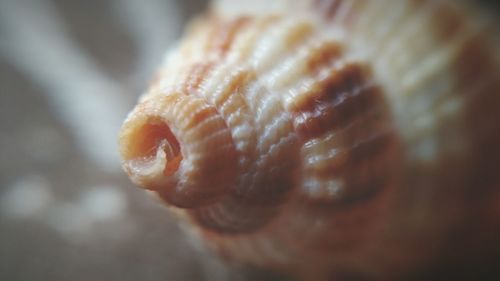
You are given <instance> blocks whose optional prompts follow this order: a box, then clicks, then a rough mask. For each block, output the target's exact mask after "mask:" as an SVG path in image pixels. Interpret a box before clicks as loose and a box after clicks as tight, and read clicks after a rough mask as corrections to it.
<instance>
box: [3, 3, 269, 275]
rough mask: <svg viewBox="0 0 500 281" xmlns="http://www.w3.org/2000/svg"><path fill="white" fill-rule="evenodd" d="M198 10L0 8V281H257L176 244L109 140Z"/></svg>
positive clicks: (180, 239)
mask: <svg viewBox="0 0 500 281" xmlns="http://www.w3.org/2000/svg"><path fill="white" fill-rule="evenodd" d="M206 5H207V3H206V2H205V1H202V0H187V1H186V0H177V1H169V0H141V1H137V0H87V1H80V0H0V85H1V92H0V280H54V281H57V280H73V281H76V280H123V281H125V280H134V281H137V280H141V281H147V280H180V281H182V280H217V281H221V280H256V279H258V280H262V279H263V278H265V277H266V278H272V277H268V275H267V274H264V273H258V272H254V271H251V270H249V269H243V268H240V267H236V266H231V267H228V266H227V265H225V264H224V263H222V262H221V261H220V260H218V259H217V258H215V257H213V256H211V255H209V254H208V253H206V252H205V251H204V250H202V249H200V248H199V247H195V246H194V245H193V242H191V241H190V240H189V239H188V238H186V237H185V234H183V232H182V231H181V230H180V229H179V226H178V225H177V224H176V222H175V219H174V218H173V217H172V216H171V215H170V213H169V212H168V211H167V210H166V208H165V207H164V206H162V204H161V203H160V202H159V201H158V200H155V199H154V198H150V197H151V196H149V195H148V194H147V193H145V192H144V191H142V190H140V189H138V188H136V187H134V186H132V184H131V183H130V182H129V181H128V179H127V178H126V176H125V174H124V173H123V172H122V171H121V169H120V166H119V158H118V152H117V133H118V130H119V128H120V125H121V122H122V121H123V119H124V118H125V116H126V114H127V112H128V111H129V110H131V108H132V106H133V105H134V103H135V101H136V99H137V97H138V96H139V94H140V93H141V92H142V91H144V90H145V89H146V88H147V85H148V81H149V79H150V77H152V75H153V72H154V70H155V68H156V67H157V66H158V64H159V61H160V60H161V58H162V55H163V54H164V52H165V50H166V49H167V48H168V46H169V45H171V44H172V43H173V42H174V41H175V40H176V39H177V38H178V37H180V35H181V34H182V29H183V26H184V25H185V23H186V21H187V20H189V18H191V17H192V16H193V15H195V14H197V13H200V12H201V11H202V10H204V8H205V7H206Z"/></svg>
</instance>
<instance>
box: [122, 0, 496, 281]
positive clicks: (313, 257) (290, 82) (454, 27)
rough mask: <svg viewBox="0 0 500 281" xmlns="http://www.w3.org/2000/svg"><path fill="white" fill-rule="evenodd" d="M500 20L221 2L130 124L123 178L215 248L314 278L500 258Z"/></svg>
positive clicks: (380, 4) (460, 5)
mask: <svg viewBox="0 0 500 281" xmlns="http://www.w3.org/2000/svg"><path fill="white" fill-rule="evenodd" d="M484 10H485V9H484V7H481V6H480V5H479V4H474V3H473V2H471V1H446V0H440V1H430V0H429V1H413V0H405V1H388V0H387V1H354V0H353V1H349V0H344V1H340V0H338V1H336V0H297V1H285V0H277V1H264V0H256V1H229V0H217V1H214V3H212V6H211V8H210V10H209V12H208V13H206V14H203V15H201V16H200V17H199V18H197V19H196V20H195V21H194V22H192V23H191V25H190V26H189V27H188V29H187V31H186V33H185V35H184V38H183V39H182V40H181V41H180V42H179V43H178V44H177V45H175V46H174V47H172V48H171V49H170V50H169V51H168V54H167V55H166V56H165V58H164V60H163V62H162V63H161V65H160V67H159V70H158V72H157V74H156V76H155V78H154V80H153V82H152V83H151V86H150V88H149V90H148V91H147V92H146V93H144V94H143V95H142V96H141V98H140V100H139V104H138V105H137V107H136V108H135V109H134V110H133V111H132V112H131V113H130V114H129V116H128V117H127V119H126V121H125V123H124V125H123V128H122V131H121V136H120V147H121V153H122V157H123V159H124V160H123V166H124V169H125V171H126V172H127V173H128V174H129V176H130V178H131V179H132V181H133V182H134V183H136V184H137V185H140V186H143V187H145V188H147V189H149V190H152V191H154V192H155V193H156V194H158V195H159V197H160V198H161V199H162V200H163V201H165V202H166V203H167V204H168V205H171V206H174V207H175V208H176V211H175V212H176V213H178V214H179V217H181V218H182V220H184V221H187V222H189V223H190V225H192V229H193V230H194V231H195V232H196V235H197V236H198V237H199V238H200V239H202V240H204V241H205V242H206V244H207V246H208V247H210V248H212V249H213V250H214V251H216V252H219V253H221V255H223V256H225V257H226V258H228V259H232V260H236V261H239V262H243V263H249V264H254V265H258V266H262V267H265V268H274V269H276V270H279V271H283V272H286V273H289V274H291V275H295V276H298V277H299V278H303V279H305V280H331V279H332V278H333V279H335V278H338V279H339V280H344V279H346V278H347V277H345V276H344V275H343V274H346V276H350V274H354V276H357V274H359V275H360V276H359V278H360V279H363V278H364V277H365V276H366V277H367V279H368V280H371V279H374V280H392V279H395V280H400V279H404V277H405V276H406V275H405V274H411V272H415V271H418V270H420V269H422V268H425V267H426V266H428V265H429V264H433V263H436V262H437V260H438V257H447V258H450V259H452V258H459V257H462V256H467V253H470V252H471V251H472V252H473V248H474V247H476V246H477V244H480V245H481V247H483V248H487V247H486V246H484V245H487V244H492V245H493V246H492V250H490V252H493V251H495V250H494V249H500V242H499V241H498V239H496V238H495V235H498V234H500V223H498V222H499V221H500V219H499V218H500V208H498V206H499V204H500V191H499V190H500V176H499V175H498V173H497V171H498V167H497V163H498V161H499V160H500V148H498V143H500V126H499V125H498V124H495V123H497V122H494V120H500V92H499V90H498V89H500V88H499V86H500V74H499V73H500V59H499V57H500V55H499V52H498V51H499V50H500V48H499V43H498V42H499V41H498V38H499V37H498V32H497V31H496V30H495V26H496V24H497V20H496V19H495V18H494V17H493V16H492V15H491V14H490V13H488V12H487V11H484ZM480 222H483V223H480ZM474 228H476V229H477V231H476V232H473V231H472V230H471V229H474ZM454 232H456V233H457V234H456V238H454V239H455V240H454V239H448V237H452V236H453V233H454ZM485 233H491V234H490V235H488V234H485ZM460 239H463V240H460ZM475 239H477V240H482V241H483V243H477V244H474V242H473V241H472V240H474V241H477V240H475ZM448 240H449V241H448ZM422 241H429V242H428V243H427V244H425V245H423V243H422ZM458 243H462V245H463V252H462V253H463V254H462V255H457V256H456V257H451V256H447V255H446V254H444V253H446V251H447V250H450V249H451V248H452V247H453V246H455V245H457V244H458ZM483 248H481V249H483ZM408 253H411V254H408ZM304 260H306V261H310V262H304ZM342 278H344V279H342Z"/></svg>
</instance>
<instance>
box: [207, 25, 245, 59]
mask: <svg viewBox="0 0 500 281" xmlns="http://www.w3.org/2000/svg"><path fill="white" fill-rule="evenodd" d="M211 21H212V23H211V24H210V26H211V33H212V35H211V36H209V40H210V41H209V45H208V48H207V49H208V52H214V53H216V54H219V55H220V56H224V55H226V54H227V52H228V51H229V49H230V48H231V45H232V44H233V41H234V39H235V38H236V36H237V35H238V33H239V32H241V31H242V29H244V28H245V27H246V26H247V25H248V24H249V23H250V21H251V18H250V17H246V16H242V17H238V18H235V19H233V20H230V21H223V20H222V21H221V20H220V19H219V18H218V17H217V16H215V15H213V16H212V19H211Z"/></svg>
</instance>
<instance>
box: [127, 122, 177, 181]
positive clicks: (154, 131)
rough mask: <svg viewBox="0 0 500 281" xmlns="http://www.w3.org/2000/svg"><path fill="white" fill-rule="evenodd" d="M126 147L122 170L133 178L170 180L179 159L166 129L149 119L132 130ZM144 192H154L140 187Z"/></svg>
mask: <svg viewBox="0 0 500 281" xmlns="http://www.w3.org/2000/svg"><path fill="white" fill-rule="evenodd" d="M128 139H129V140H132V141H131V142H129V143H128V145H127V147H126V149H125V150H126V153H125V155H124V160H125V163H126V166H128V168H129V169H130V170H131V171H132V172H133V174H134V175H136V176H139V177H140V176H151V175H157V176H171V175H173V174H174V173H175V172H176V171H177V170H178V169H179V166H180V164H181V161H182V159H183V156H182V153H181V149H180V144H179V141H178V140H177V138H176V137H175V135H174V134H173V133H172V131H171V129H170V127H169V126H168V125H167V124H166V123H165V122H163V121H162V120H159V119H151V120H147V121H146V122H144V123H143V124H142V125H139V126H137V127H136V129H135V130H134V131H133V132H132V134H131V135H130V137H129V138H128ZM142 185H144V186H145V187H146V188H150V189H156V188H154V187H153V186H149V185H148V184H147V183H143V184H142Z"/></svg>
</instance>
